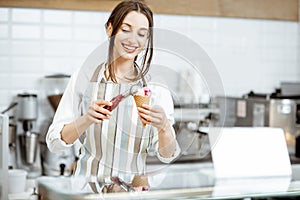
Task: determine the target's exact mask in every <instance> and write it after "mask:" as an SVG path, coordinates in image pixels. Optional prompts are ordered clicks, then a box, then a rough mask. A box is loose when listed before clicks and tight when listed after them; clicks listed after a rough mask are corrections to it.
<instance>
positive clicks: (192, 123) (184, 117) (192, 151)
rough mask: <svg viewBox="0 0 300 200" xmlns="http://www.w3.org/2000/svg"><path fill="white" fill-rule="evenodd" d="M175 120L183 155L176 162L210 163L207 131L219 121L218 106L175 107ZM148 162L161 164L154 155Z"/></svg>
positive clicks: (192, 105) (190, 105)
mask: <svg viewBox="0 0 300 200" xmlns="http://www.w3.org/2000/svg"><path fill="white" fill-rule="evenodd" d="M174 119H175V124H174V129H175V132H176V139H177V141H178V144H179V146H180V148H181V155H180V157H179V158H178V159H177V160H176V161H177V162H186V161H199V160H202V161H204V160H205V161H210V160H211V157H210V145H209V141H208V137H207V132H206V130H207V128H209V127H212V126H215V125H216V123H217V122H218V121H219V108H218V107H216V104H214V103H209V104H182V105H179V104H178V105H175V110H174ZM150 155H151V154H150ZM147 162H148V163H159V161H158V159H157V158H156V157H155V156H154V154H153V156H148V157H147Z"/></svg>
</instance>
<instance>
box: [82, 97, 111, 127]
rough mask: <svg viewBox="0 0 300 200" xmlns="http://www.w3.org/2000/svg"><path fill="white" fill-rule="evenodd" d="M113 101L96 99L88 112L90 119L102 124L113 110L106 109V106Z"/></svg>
mask: <svg viewBox="0 0 300 200" xmlns="http://www.w3.org/2000/svg"><path fill="white" fill-rule="evenodd" d="M111 105H112V103H111V102H109V101H105V100H96V101H94V102H93V103H92V104H91V105H90V106H89V111H88V113H87V116H88V119H89V120H90V121H91V122H92V123H96V124H100V123H102V121H103V120H105V119H109V118H110V116H111V112H110V111H109V110H107V109H105V108H104V107H105V106H111Z"/></svg>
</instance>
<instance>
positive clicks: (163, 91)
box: [149, 86, 181, 163]
mask: <svg viewBox="0 0 300 200" xmlns="http://www.w3.org/2000/svg"><path fill="white" fill-rule="evenodd" d="M149 87H150V89H151V90H152V91H153V93H152V98H151V104H152V105H159V106H161V107H162V108H163V109H164V111H165V114H166V116H167V118H168V120H169V123H170V125H171V126H173V125H174V123H175V120H174V104H173V100H172V96H171V93H170V91H169V90H168V89H167V88H165V87H163V86H152V87H151V86H149ZM152 133H153V138H152V149H154V151H155V154H156V156H157V158H158V159H159V160H160V161H161V162H163V163H171V162H172V161H174V160H175V159H176V158H177V157H178V156H179V154H180V152H181V149H180V147H179V145H178V142H177V140H176V134H175V130H174V128H173V127H172V133H173V137H174V138H175V142H176V148H175V151H174V153H173V155H172V156H171V157H163V156H161V155H160V154H159V151H158V130H157V128H155V127H153V128H152Z"/></svg>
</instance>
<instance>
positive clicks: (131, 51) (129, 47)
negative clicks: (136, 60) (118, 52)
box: [122, 43, 138, 53]
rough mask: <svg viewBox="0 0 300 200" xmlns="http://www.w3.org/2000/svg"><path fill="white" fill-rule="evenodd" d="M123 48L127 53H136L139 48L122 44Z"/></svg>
mask: <svg viewBox="0 0 300 200" xmlns="http://www.w3.org/2000/svg"><path fill="white" fill-rule="evenodd" d="M122 46H123V48H124V49H125V51H126V52H127V53H134V52H135V51H136V50H137V49H138V47H137V46H135V45H129V44H125V43H122Z"/></svg>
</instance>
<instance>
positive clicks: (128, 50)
mask: <svg viewBox="0 0 300 200" xmlns="http://www.w3.org/2000/svg"><path fill="white" fill-rule="evenodd" d="M148 32H149V22H148V19H147V17H146V16H145V15H144V14H141V13H139V12H136V11H131V12H129V13H128V14H127V15H126V17H125V18H124V20H123V22H122V24H121V26H120V28H119V30H118V32H117V34H116V36H115V43H114V56H115V58H119V57H121V58H123V59H125V60H133V59H134V58H135V57H136V56H137V55H138V54H139V53H140V52H141V51H142V50H143V48H144V47H145V45H146V43H147V39H148Z"/></svg>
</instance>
